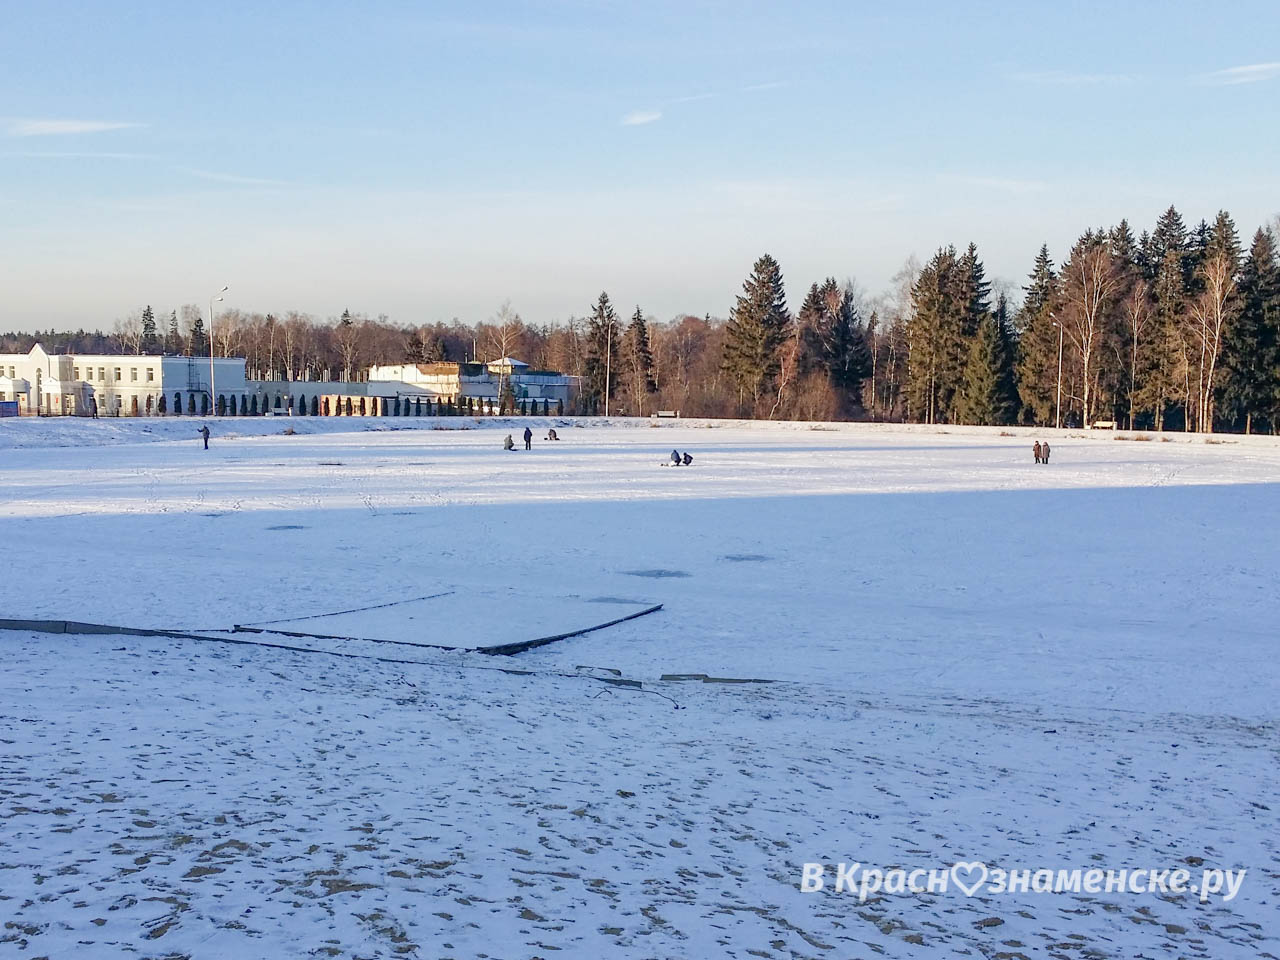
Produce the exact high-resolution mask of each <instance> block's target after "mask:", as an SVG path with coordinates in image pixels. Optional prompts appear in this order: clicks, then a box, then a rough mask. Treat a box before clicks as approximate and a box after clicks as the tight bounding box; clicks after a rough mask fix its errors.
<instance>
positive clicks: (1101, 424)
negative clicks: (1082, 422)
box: [1090, 420, 1116, 430]
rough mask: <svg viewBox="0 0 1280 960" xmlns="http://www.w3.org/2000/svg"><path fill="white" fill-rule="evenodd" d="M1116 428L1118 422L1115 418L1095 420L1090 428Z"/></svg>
mask: <svg viewBox="0 0 1280 960" xmlns="http://www.w3.org/2000/svg"><path fill="white" fill-rule="evenodd" d="M1115 428H1116V422H1115V421H1114V420H1095V421H1093V426H1092V427H1091V428H1090V429H1092V430H1114V429H1115Z"/></svg>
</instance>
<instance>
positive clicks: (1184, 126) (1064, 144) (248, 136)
mask: <svg viewBox="0 0 1280 960" xmlns="http://www.w3.org/2000/svg"><path fill="white" fill-rule="evenodd" d="M0 20H2V21H3V29H0V288H2V289H3V291H4V294H5V295H4V302H3V309H4V314H5V315H4V318H3V319H2V320H0V328H6V329H9V328H15V329H31V328H34V327H48V326H50V325H54V326H59V327H65V326H86V327H93V326H104V327H110V325H111V323H112V322H113V320H114V319H115V318H116V317H119V316H123V315H124V314H126V313H128V312H129V311H130V310H133V309H137V308H138V307H140V306H141V305H142V304H144V303H152V304H154V305H156V306H157V307H158V308H161V309H168V308H170V307H172V306H175V305H177V304H181V303H183V302H201V301H204V300H205V299H207V295H208V293H209V291H211V290H213V289H216V288H217V287H220V286H221V285H222V284H223V283H229V284H231V291H230V293H229V295H228V300H227V304H228V306H237V307H241V308H243V309H246V310H264V311H265V310H275V311H282V310H286V309H300V310H306V311H309V312H312V313H315V314H318V315H321V316H328V315H333V314H337V313H339V312H341V310H342V309H343V308H344V307H350V308H351V309H352V310H356V311H364V312H367V313H370V314H377V313H387V314H389V315H390V316H391V317H392V318H393V319H395V320H399V321H404V322H427V321H432V320H447V319H448V318H450V317H452V316H455V315H456V316H458V317H460V318H462V319H464V320H467V321H476V320H482V319H485V318H487V317H488V316H490V315H491V314H492V313H493V312H494V311H495V309H496V308H497V306H498V305H499V304H500V303H501V302H502V301H503V300H504V299H506V298H510V299H511V301H512V304H513V306H514V307H515V309H516V310H518V311H519V312H520V313H521V314H522V315H523V316H524V317H525V319H526V320H528V321H532V322H542V321H549V320H558V319H563V318H565V317H566V316H568V315H569V314H571V313H577V314H581V313H583V312H584V311H586V310H587V308H588V306H589V304H590V303H591V301H592V299H593V298H594V296H595V295H596V294H597V293H598V292H599V291H600V290H601V289H607V290H608V291H609V292H610V293H611V294H612V295H613V297H614V299H615V300H616V301H618V302H620V303H622V304H624V305H627V306H629V305H631V304H634V303H637V302H639V303H641V304H642V305H643V306H644V307H645V309H646V310H647V311H648V312H650V313H652V314H654V315H656V316H657V317H659V318H661V319H667V318H669V317H671V316H672V315H674V314H675V313H677V312H679V311H688V312H692V313H696V314H701V313H705V312H711V313H713V314H716V315H724V314H726V313H727V311H728V309H729V307H730V305H731V304H732V302H733V297H734V294H735V293H736V292H737V290H738V289H739V286H740V284H741V281H742V279H743V277H744V276H745V275H746V273H747V271H748V270H749V268H750V266H751V263H752V261H753V260H754V259H755V258H756V257H757V256H758V255H759V254H760V253H762V252H765V251H768V252H770V253H772V254H773V255H774V256H775V257H777V258H778V260H779V261H780V262H781V263H782V267H783V270H784V273H785V276H786V278H787V282H788V286H789V292H790V294H791V296H792V299H793V301H794V300H798V299H799V298H800V296H801V295H802V294H803V292H804V289H805V288H806V287H807V286H808V284H809V283H810V282H811V281H813V280H815V279H819V278H821V277H822V276H825V275H827V274H833V275H835V276H837V277H842V278H843V277H846V276H853V277H856V278H857V279H858V281H859V282H860V283H861V284H862V285H863V287H865V288H866V289H868V290H869V291H870V292H872V293H875V292H877V291H879V290H880V289H882V288H884V287H885V286H886V285H887V283H888V281H889V278H890V277H891V276H892V274H893V273H894V272H895V271H896V270H897V269H898V267H899V266H900V265H901V264H902V262H903V260H904V259H905V258H906V257H907V256H908V255H910V254H913V253H914V254H916V255H918V256H920V257H922V258H923V257H927V256H928V255H929V253H930V252H931V251H932V250H933V249H934V248H936V247H937V246H938V245H939V244H943V243H947V242H954V243H956V244H957V245H960V244H963V243H966V242H968V241H969V240H970V239H972V240H974V241H976V242H977V243H978V245H979V248H980V250H981V252H982V253H983V255H984V256H985V259H986V261H987V265H988V271H989V273H991V274H992V275H993V276H996V277H998V278H1004V279H1007V280H1010V281H1012V282H1015V283H1020V282H1021V279H1022V277H1023V275H1024V274H1025V273H1026V271H1027V270H1028V269H1029V268H1030V264H1031V260H1032V258H1033V256H1034V254H1035V252H1036V249H1037V248H1038V246H1039V245H1040V243H1041V242H1048V243H1049V244H1050V247H1051V250H1052V251H1053V253H1054V256H1055V258H1058V259H1060V258H1061V256H1062V254H1063V253H1064V251H1065V249H1066V247H1067V246H1068V245H1069V243H1070V241H1071V240H1072V239H1073V237H1074V236H1075V235H1076V234H1078V233H1079V232H1081V231H1082V230H1083V229H1084V228H1086V227H1088V226H1090V225H1097V224H1101V223H1112V222H1114V221H1116V220H1118V219H1119V218H1121V217H1123V216H1127V217H1129V218H1130V220H1131V221H1132V222H1133V223H1134V224H1135V228H1137V229H1140V228H1142V227H1144V226H1149V225H1150V223H1151V222H1152V221H1153V220H1154V218H1155V216H1156V215H1157V214H1158V213H1159V212H1160V211H1161V210H1162V209H1163V208H1164V207H1166V206H1167V205H1168V204H1169V203H1176V204H1177V205H1178V206H1179V208H1180V209H1181V210H1182V211H1183V213H1184V215H1185V216H1186V217H1187V219H1188V220H1189V221H1191V222H1194V221H1197V220H1199V219H1200V218H1201V217H1206V218H1211V217H1212V216H1213V214H1214V213H1215V212H1216V211H1217V210H1218V208H1219V207H1226V208H1227V209H1229V210H1230V211H1231V212H1232V213H1233V214H1234V215H1235V216H1236V219H1237V221H1238V222H1239V224H1240V226H1241V229H1242V232H1244V233H1246V234H1248V233H1251V232H1252V230H1253V229H1254V228H1255V227H1256V226H1257V225H1258V224H1260V223H1262V222H1264V221H1265V220H1267V219H1268V218H1270V217H1272V216H1274V215H1275V214H1276V213H1277V212H1280V150H1278V149H1277V148H1278V147H1280V122H1277V121H1278V119H1280V118H1278V117H1277V113H1278V111H1277V104H1280V4H1276V3H1275V2H1274V0H1258V2H1237V3H1222V4H1218V5H1210V4H1205V3H1203V2H1196V3H1191V2H1150V3H1116V2H1110V3H1063V4H1057V5H1053V6H1050V5H1047V4H1039V3H1027V2H1022V3H991V4H982V3H970V4H963V5H961V4H939V3H923V2H917V3H911V2H905V3H903V2H900V3H892V4H890V3H881V4H864V3H854V2H805V3H791V4H776V3H770V4H766V3H749V2H701V3H698V2H666V0H656V2H645V3H621V2H598V0H597V2H588V0H577V2H574V0H565V2H548V3H474V4H466V3H456V4H454V3H366V4H361V5H356V4H350V3H323V2H309V3H299V2H277V3H274V4H263V3H239V2H230V3H220V4H210V5H206V6H204V7H202V8H196V7H195V6H194V5H188V4H173V3H138V2H132V3H118V2H110V0H101V2H95V3H91V4H90V3H84V2H83V0H81V2H76V3H69V2H63V0H42V2H18V0H3V2H0Z"/></svg>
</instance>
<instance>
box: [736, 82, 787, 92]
mask: <svg viewBox="0 0 1280 960" xmlns="http://www.w3.org/2000/svg"><path fill="white" fill-rule="evenodd" d="M786 85H787V81H785V80H770V81H769V82H768V83H753V84H751V85H750V86H746V87H743V88H742V92H743V93H756V92H757V91H760V90H777V89H778V88H779V87H785V86H786Z"/></svg>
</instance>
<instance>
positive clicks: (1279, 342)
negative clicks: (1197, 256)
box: [1218, 229, 1280, 433]
mask: <svg viewBox="0 0 1280 960" xmlns="http://www.w3.org/2000/svg"><path fill="white" fill-rule="evenodd" d="M1239 296H1240V312H1239V315H1238V316H1237V317H1236V318H1235V322H1234V323H1233V324H1232V325H1231V326H1230V327H1229V328H1228V329H1227V333H1226V336H1225V338H1224V342H1223V347H1222V365H1223V377H1222V382H1221V386H1220V388H1219V391H1218V397H1219V400H1220V402H1221V404H1222V407H1223V409H1224V410H1225V411H1226V413H1227V414H1228V416H1230V417H1231V418H1232V419H1233V420H1234V421H1235V422H1236V425H1238V426H1242V427H1243V429H1244V431H1245V433H1252V432H1253V431H1254V430H1255V429H1256V428H1257V425H1258V421H1259V420H1268V421H1270V425H1271V427H1272V429H1273V430H1274V428H1275V425H1276V422H1277V418H1276V414H1277V410H1278V409H1280V250H1278V249H1277V243H1276V238H1275V235H1274V234H1272V233H1271V231H1270V230H1265V229H1260V230H1258V232H1257V233H1255V234H1254V235H1253V243H1252V244H1251V245H1250V247H1249V255H1248V257H1247V258H1246V259H1245V262H1244V268H1243V269H1242V270H1241V274H1240V290H1239Z"/></svg>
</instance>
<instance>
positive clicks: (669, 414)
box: [654, 410, 680, 417]
mask: <svg viewBox="0 0 1280 960" xmlns="http://www.w3.org/2000/svg"><path fill="white" fill-rule="evenodd" d="M678 416H680V411H679V410H659V411H657V412H656V413H654V417H678Z"/></svg>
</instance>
